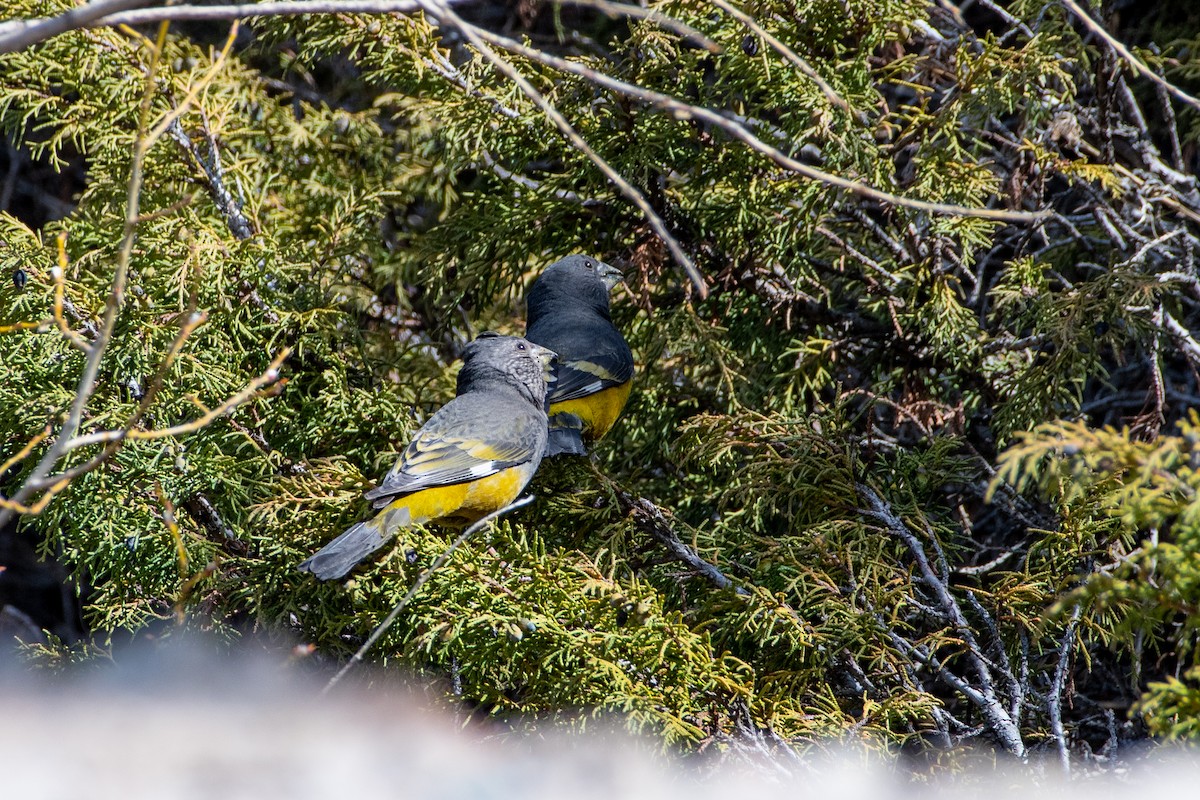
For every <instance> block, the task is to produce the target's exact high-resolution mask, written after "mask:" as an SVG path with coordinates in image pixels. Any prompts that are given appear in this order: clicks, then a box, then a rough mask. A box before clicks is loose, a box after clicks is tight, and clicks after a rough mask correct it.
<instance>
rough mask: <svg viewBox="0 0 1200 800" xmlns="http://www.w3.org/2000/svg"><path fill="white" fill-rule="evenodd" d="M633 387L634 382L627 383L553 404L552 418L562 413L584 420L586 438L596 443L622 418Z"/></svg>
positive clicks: (551, 406)
mask: <svg viewBox="0 0 1200 800" xmlns="http://www.w3.org/2000/svg"><path fill="white" fill-rule="evenodd" d="M632 386H633V382H632V381H625V383H622V384H621V385H620V386H610V387H609V388H607V389H601V390H600V391H598V392H596V393H595V394H589V395H588V396H587V397H579V398H576V399H574V400H563V401H562V402H561V403H552V404H551V405H550V416H551V418H553V417H554V415H555V414H560V413H567V414H574V415H575V416H577V417H579V418H580V419H581V420H583V435H584V437H585V438H586V439H589V440H590V441H593V442H594V441H596V440H597V439H600V438H601V437H603V436H604V434H606V433H608V431H609V429H610V428H612V426H613V423H615V422H616V421H617V417H619V416H621V410H622V409H624V408H625V401H627V400H628V399H629V390H630V388H631V387H632ZM551 426H553V419H552V420H551Z"/></svg>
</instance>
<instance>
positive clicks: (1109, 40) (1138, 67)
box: [1061, 0, 1200, 110]
mask: <svg viewBox="0 0 1200 800" xmlns="http://www.w3.org/2000/svg"><path fill="white" fill-rule="evenodd" d="M1061 2H1062V4H1063V6H1065V7H1066V8H1067V9H1069V10H1070V12H1071V13H1072V14H1074V15H1075V16H1076V17H1078V18H1079V21H1080V22H1082V23H1083V24H1084V26H1085V27H1087V29H1088V30H1090V31H1091V32H1092V33H1094V34H1096V35H1097V36H1099V37H1100V38H1101V39H1103V40H1104V42H1105V43H1106V44H1107V45H1108V46H1109V47H1111V48H1112V49H1113V51H1114V52H1116V54H1117V55H1119V56H1120V57H1121V58H1122V59H1124V60H1125V63H1127V64H1129V66H1131V67H1133V70H1134V72H1137V73H1140V74H1142V75H1144V76H1146V77H1147V78H1149V79H1150V80H1152V81H1154V83H1156V84H1157V85H1159V86H1161V87H1162V88H1164V89H1166V90H1167V91H1168V92H1170V93H1171V94H1173V95H1175V97H1176V98H1178V99H1179V100H1181V101H1183V102H1184V103H1187V104H1188V105H1189V106H1192V107H1193V108H1195V109H1197V110H1200V100H1197V99H1196V98H1195V97H1192V96H1191V95H1190V94H1188V93H1187V92H1185V91H1183V90H1182V89H1180V88H1178V87H1177V86H1175V84H1173V83H1171V82H1170V81H1168V80H1167V79H1166V78H1163V77H1160V76H1159V74H1158V73H1157V72H1155V71H1154V70H1152V69H1150V68H1149V67H1148V66H1146V64H1145V63H1143V62H1142V60H1141V59H1140V58H1138V57H1137V56H1135V55H1134V54H1133V53H1131V52H1129V48H1127V47H1126V46H1125V45H1123V44H1121V42H1120V41H1118V40H1117V38H1116V37H1114V36H1113V35H1112V34H1111V33H1109V32H1108V31H1106V30H1105V29H1104V26H1103V25H1101V24H1100V23H1099V22H1097V21H1096V20H1094V19H1092V17H1091V15H1090V14H1088V13H1087V12H1086V11H1084V10H1083V8H1081V7H1080V5H1079V3H1077V2H1075V0H1061Z"/></svg>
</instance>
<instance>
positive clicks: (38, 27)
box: [0, 0, 151, 53]
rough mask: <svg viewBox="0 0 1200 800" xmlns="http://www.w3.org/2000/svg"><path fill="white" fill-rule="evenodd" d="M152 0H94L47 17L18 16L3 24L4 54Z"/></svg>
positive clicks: (0, 34) (0, 37)
mask: <svg viewBox="0 0 1200 800" xmlns="http://www.w3.org/2000/svg"><path fill="white" fill-rule="evenodd" d="M150 2H151V0H92V2H91V3H88V4H87V5H86V6H80V7H78V8H72V9H71V10H70V11H67V12H64V13H63V14H60V15H59V16H57V17H49V18H47V19H17V20H6V21H5V22H3V23H0V53H15V52H16V51H17V50H23V49H24V48H26V47H29V46H30V45H33V44H37V43H38V42H42V41H45V40H46V39H50V38H52V37H55V36H58V35H59V34H61V33H66V32H67V31H73V30H78V29H79V28H86V27H88V26H89V25H93V24H95V23H96V22H97V21H98V20H100V19H103V18H104V17H107V16H110V15H112V14H114V13H118V12H122V11H125V10H126V9H130V8H137V7H138V6H144V5H147V4H148V3H150Z"/></svg>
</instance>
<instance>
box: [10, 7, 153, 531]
mask: <svg viewBox="0 0 1200 800" xmlns="http://www.w3.org/2000/svg"><path fill="white" fill-rule="evenodd" d="M167 27H168V26H167V23H165V22H164V23H162V24H161V25H160V26H159V28H158V37H157V39H156V41H155V43H154V46H153V48H152V49H151V53H150V64H149V65H148V66H147V68H146V80H145V87H144V89H143V90H142V102H141V108H140V109H139V115H138V129H137V130H138V134H137V137H136V138H135V140H134V144H133V154H132V159H131V164H130V167H129V183H128V186H127V187H126V198H125V224H124V230H123V233H122V237H121V247H120V249H119V250H118V253H117V265H116V269H115V270H114V272H113V279H112V284H111V287H110V291H109V295H108V300H107V301H106V302H105V307H104V317H103V318H102V321H101V324H100V330H99V332H98V333H97V336H96V339H95V340H94V341H93V342H91V343H90V344H89V345H88V349H87V360H86V361H85V363H84V368H83V374H82V375H81V376H80V379H79V383H78V385H77V387H76V390H75V398H74V400H73V401H72V403H71V408H70V411H69V412H68V413H67V419H66V421H65V422H64V423H63V426H62V430H61V431H60V432H59V435H58V438H57V439H55V441H54V443H53V444H52V445H50V447H49V448H48V449H47V450H46V452H45V453H44V454H43V455H42V458H41V460H39V461H38V463H37V466H35V467H34V469H33V472H32V473H31V474H30V475H29V476H28V478H26V480H25V482H24V483H23V484H22V486H21V488H20V489H18V490H17V493H16V494H15V495H14V496H13V497H12V498H11V503H12V504H14V505H16V506H26V504H27V503H28V500H29V498H30V497H32V496H33V494H34V493H35V492H36V491H38V489H39V488H41V487H42V486H44V485H45V481H46V476H47V475H49V474H50V472H51V471H52V470H53V469H54V465H55V464H57V463H58V460H59V459H60V458H61V457H62V456H63V455H65V454H66V452H67V450H68V448H69V447H70V444H71V441H72V439H73V438H74V436H75V433H76V431H78V430H79V426H80V424H81V423H82V421H83V412H84V410H85V409H86V407H87V404H88V401H89V400H90V399H91V396H92V394H93V392H95V390H96V378H97V375H98V374H99V372H100V362H101V360H102V359H103V358H104V351H105V350H106V349H107V347H108V344H109V341H110V340H111V339H112V335H113V330H114V329H115V328H116V324H117V316H118V314H119V313H120V310H121V306H122V305H123V304H124V298H125V280H126V275H127V274H128V271H129V261H130V258H131V256H132V254H133V241H134V237H135V234H136V232H137V224H138V207H139V204H140V201H141V191H142V169H143V166H144V164H145V157H146V153H147V152H148V151H149V149H150V145H151V144H152V142H151V141H150V140H148V139H147V137H146V131H147V130H148V128H149V121H150V107H151V101H152V100H153V98H154V88H155V78H156V76H157V73H158V65H159V62H160V60H161V58H162V52H163V48H164V47H165V46H166V40H167ZM66 485H67V484H66V482H64V481H62V480H59V481H58V482H55V483H53V484H52V485H51V486H50V488H49V490H48V491H47V493H46V495H45V496H43V498H42V500H41V501H39V502H38V503H35V504H34V505H33V506H28V508H30V509H31V510H30V512H28V513H39V512H40V511H41V509H42V508H44V507H45V503H47V502H49V498H51V497H53V495H54V494H55V493H57V491H61V490H62V489H63V488H66ZM35 508H36V509H37V511H33V510H32V509H35ZM13 510H14V509H13V508H11V507H7V506H6V507H4V508H0V526H3V525H5V524H7V523H8V521H9V520H10V519H11V518H12V513H13Z"/></svg>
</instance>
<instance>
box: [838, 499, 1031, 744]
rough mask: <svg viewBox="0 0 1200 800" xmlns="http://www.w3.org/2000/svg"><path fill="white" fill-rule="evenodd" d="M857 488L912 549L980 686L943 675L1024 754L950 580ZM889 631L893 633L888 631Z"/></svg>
mask: <svg viewBox="0 0 1200 800" xmlns="http://www.w3.org/2000/svg"><path fill="white" fill-rule="evenodd" d="M858 491H859V493H860V494H861V495H862V496H863V498H864V499H866V501H867V505H868V506H869V508H868V509H863V511H864V513H866V514H868V515H870V516H872V517H875V518H876V519H878V520H879V521H880V522H882V523H883V524H884V526H885V527H886V528H887V530H889V531H891V532H892V533H893V534H895V535H896V536H897V537H899V538H900V539H901V540H902V541H903V542H904V544H905V546H906V547H907V548H908V550H909V552H911V553H912V555H913V560H914V561H915V562H916V564H917V569H918V571H919V573H920V577H921V581H922V583H924V584H925V585H926V586H927V587H929V589H930V591H932V592H933V594H934V596H935V597H936V598H937V600H938V605H939V606H940V608H941V610H942V611H943V613H945V614H946V616H947V617H948V618H949V621H950V623H951V625H952V626H953V627H954V631H955V633H956V634H957V635H958V636H959V638H961V639H962V641H963V644H965V645H966V648H967V649H966V657H967V660H968V661H969V662H970V664H971V665H972V668H973V671H974V672H975V675H976V678H977V679H978V682H979V686H978V687H969V688H970V691H969V692H968V691H965V690H964V688H963V687H967V686H969V685H968V684H967V683H966V681H965V680H963V679H961V678H958V677H957V676H955V678H954V679H953V680H950V679H949V678H947V677H946V676H947V674H948V673H949V670H944V671H942V670H939V671H941V672H943V674H942V677H943V678H945V679H947V681H948V682H950V684H951V685H952V686H954V687H955V688H956V689H958V690H959V691H961V692H963V693H964V694H965V695H966V696H967V697H968V698H969V699H970V700H971V701H972V702H974V703H975V704H976V705H977V706H978V707H979V709H980V711H982V712H983V715H984V717H985V718H986V719H987V720H988V723H989V727H990V728H991V729H992V731H993V732H994V733H995V734H996V736H997V737H999V739H1000V741H1001V743H1002V744H1003V745H1004V747H1005V749H1007V750H1008V751H1009V752H1011V753H1013V754H1014V755H1018V756H1020V755H1023V754H1024V753H1025V743H1024V742H1023V741H1022V740H1021V729H1020V727H1019V726H1018V725H1017V724H1016V722H1015V721H1014V720H1013V717H1012V715H1011V714H1010V713H1009V711H1008V710H1007V709H1005V708H1004V706H1003V705H1002V704H1001V703H1000V699H999V697H998V696H997V694H996V690H995V687H994V685H993V683H992V675H991V670H992V668H993V667H992V665H991V664H990V662H989V661H988V660H987V658H985V656H984V654H983V648H981V647H980V646H979V642H978V641H977V639H976V638H975V634H974V632H973V631H972V629H971V626H970V624H968V622H967V619H966V617H965V616H964V615H963V612H962V609H961V608H960V607H959V605H958V602H957V601H956V600H955V599H954V596H953V595H952V594H950V588H949V585H948V583H947V581H946V580H943V579H942V578H940V577H939V576H938V574H937V572H936V571H935V569H934V567H933V565H932V564H931V563H930V561H929V557H928V556H927V555H926V553H925V547H924V546H923V545H922V544H921V542H920V540H919V539H918V538H917V537H916V535H914V534H913V532H912V531H910V530H909V529H908V526H907V525H906V524H905V523H904V521H903V520H902V519H900V517H898V516H897V515H896V513H895V512H894V511H893V510H892V509H891V508H890V507H889V506H888V505H887V503H885V502H884V501H883V498H881V497H880V496H879V495H878V494H877V493H876V492H875V490H873V489H871V488H870V487H869V486H867V485H865V484H859V486H858ZM939 549H940V548H939ZM889 633H891V632H890V631H889ZM910 646H911V647H913V652H914V653H919V648H916V647H915V646H912V645H910ZM927 658H928V659H930V661H929V663H931V664H932V663H934V661H935V660H934V657H933V655H932V654H929V655H928V656H927Z"/></svg>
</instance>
